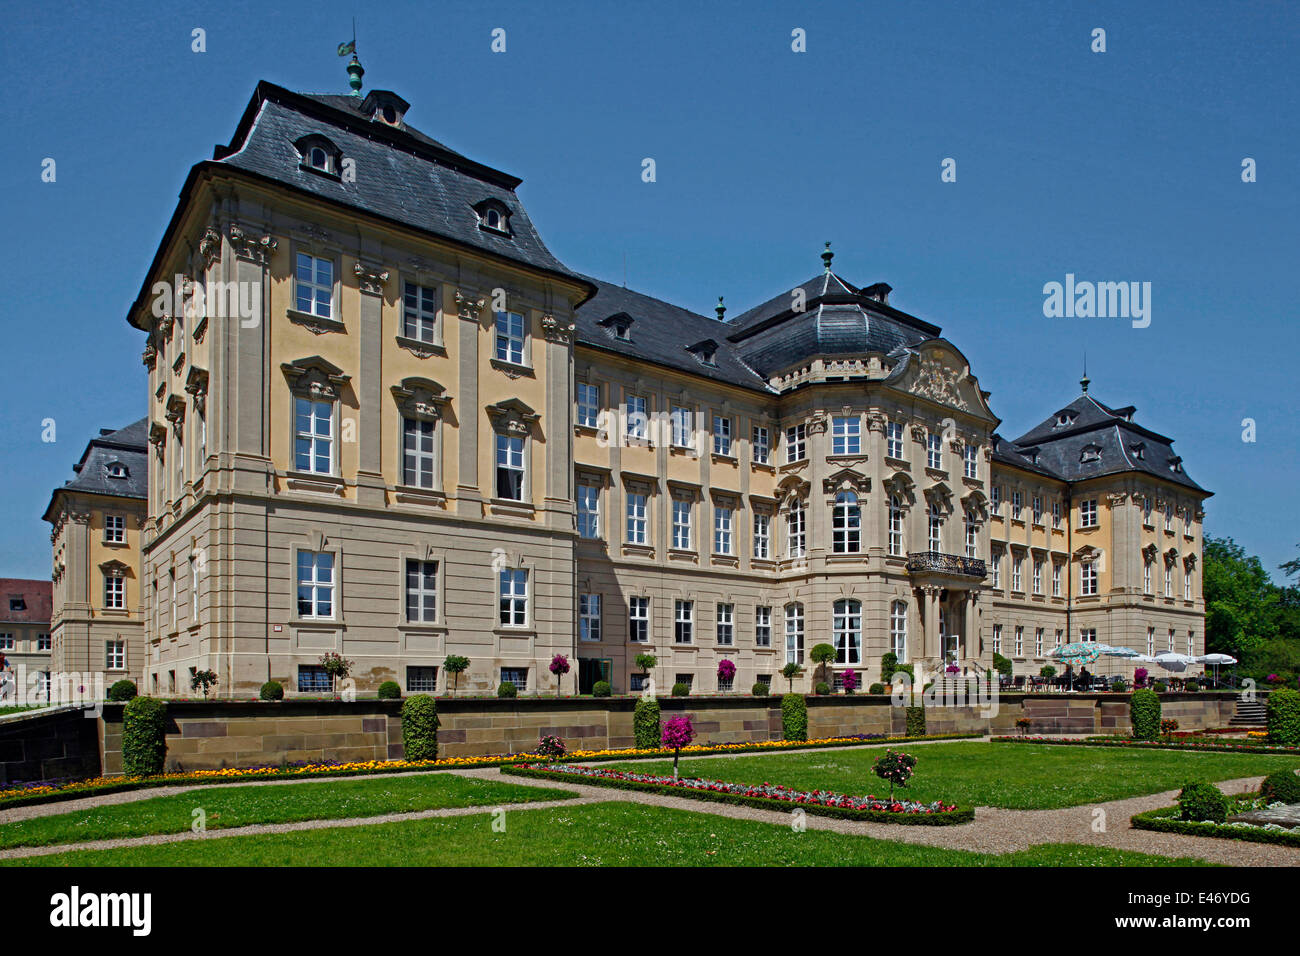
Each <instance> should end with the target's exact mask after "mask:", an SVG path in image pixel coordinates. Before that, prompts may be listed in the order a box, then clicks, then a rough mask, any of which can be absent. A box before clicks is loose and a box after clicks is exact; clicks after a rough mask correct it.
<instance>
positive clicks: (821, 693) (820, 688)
mask: <svg viewBox="0 0 1300 956" xmlns="http://www.w3.org/2000/svg"><path fill="white" fill-rule="evenodd" d="M830 692H831V685H830V684H828V683H826V682H825V681H824V680H819V681H818V682H817V690H816V693H817V696H818V697H825V696H826V695H827V694H829V693H830Z"/></svg>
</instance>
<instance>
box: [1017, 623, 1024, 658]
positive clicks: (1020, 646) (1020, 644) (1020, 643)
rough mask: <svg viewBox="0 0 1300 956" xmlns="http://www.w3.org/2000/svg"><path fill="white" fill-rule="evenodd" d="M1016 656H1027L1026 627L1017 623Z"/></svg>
mask: <svg viewBox="0 0 1300 956" xmlns="http://www.w3.org/2000/svg"><path fill="white" fill-rule="evenodd" d="M1015 656H1016V657H1024V656H1025V629H1024V627H1023V626H1022V625H1020V624H1017V625H1016V653H1015Z"/></svg>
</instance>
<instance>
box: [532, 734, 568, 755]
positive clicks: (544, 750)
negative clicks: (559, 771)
mask: <svg viewBox="0 0 1300 956" xmlns="http://www.w3.org/2000/svg"><path fill="white" fill-rule="evenodd" d="M537 753H538V755H539V756H542V757H549V758H550V759H551V760H557V759H558V758H560V757H563V756H564V754H565V750H564V741H563V740H561V739H560V738H559V737H557V736H556V735H555V734H547V735H546V736H545V737H543V738H542V739H541V740H540V741H539V742H538V744H537Z"/></svg>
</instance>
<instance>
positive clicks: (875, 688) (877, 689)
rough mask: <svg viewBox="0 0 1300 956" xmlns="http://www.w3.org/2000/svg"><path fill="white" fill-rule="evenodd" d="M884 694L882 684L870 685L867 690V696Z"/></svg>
mask: <svg viewBox="0 0 1300 956" xmlns="http://www.w3.org/2000/svg"><path fill="white" fill-rule="evenodd" d="M884 692H885V685H884V684H872V685H871V686H870V687H868V688H867V693H868V694H883V693H884Z"/></svg>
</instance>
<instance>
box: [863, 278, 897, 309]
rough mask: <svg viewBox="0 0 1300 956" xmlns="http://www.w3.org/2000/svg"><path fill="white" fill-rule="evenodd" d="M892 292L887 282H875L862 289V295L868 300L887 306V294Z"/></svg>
mask: <svg viewBox="0 0 1300 956" xmlns="http://www.w3.org/2000/svg"><path fill="white" fill-rule="evenodd" d="M893 291H894V290H893V288H892V287H891V286H890V284H889V283H888V282H877V283H874V284H873V285H869V286H867V287H866V288H865V289H863V290H862V294H863V295H865V296H866V297H867V298H868V299H873V300H875V301H876V302H879V303H880V304H881V305H889V293H891V292H893Z"/></svg>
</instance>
